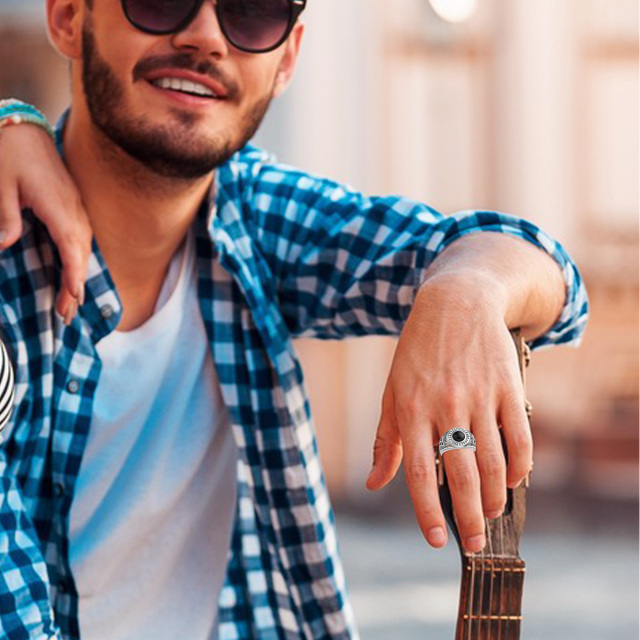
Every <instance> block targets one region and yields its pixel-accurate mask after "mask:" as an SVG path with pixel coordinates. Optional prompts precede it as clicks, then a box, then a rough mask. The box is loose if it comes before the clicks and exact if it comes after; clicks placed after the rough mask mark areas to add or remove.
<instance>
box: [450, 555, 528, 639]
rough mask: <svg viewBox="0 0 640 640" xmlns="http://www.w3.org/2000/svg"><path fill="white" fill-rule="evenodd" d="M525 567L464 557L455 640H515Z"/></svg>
mask: <svg viewBox="0 0 640 640" xmlns="http://www.w3.org/2000/svg"><path fill="white" fill-rule="evenodd" d="M524 573H525V563H524V560H522V559H521V558H517V557H516V558H514V557H495V556H489V557H487V556H479V555H474V554H472V555H468V556H467V555H465V556H463V561H462V580H461V588H460V607H459V611H458V626H457V629H456V640H518V639H519V638H520V623H521V621H522V615H521V603H522V587H523V583H524Z"/></svg>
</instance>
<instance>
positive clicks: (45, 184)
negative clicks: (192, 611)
mask: <svg viewBox="0 0 640 640" xmlns="http://www.w3.org/2000/svg"><path fill="white" fill-rule="evenodd" d="M27 207H28V208H31V209H32V210H33V212H34V215H35V216H36V217H37V218H38V219H39V220H41V221H42V222H43V223H44V225H45V226H46V227H47V229H48V231H49V234H50V235H51V237H52V239H53V241H54V242H55V244H56V246H57V247H58V251H59V253H60V259H61V260H62V265H63V269H62V287H61V290H60V293H59V295H58V298H57V300H56V309H57V311H58V313H59V314H60V315H62V316H63V317H65V321H66V322H67V324H68V323H69V322H70V321H71V318H72V317H73V315H75V312H76V311H77V308H78V306H79V305H81V304H82V302H83V301H84V281H85V278H86V273H87V268H88V264H89V256H90V255H91V239H92V231H91V226H90V224H89V219H88V217H87V214H86V213H85V211H84V206H83V204H82V201H81V198H80V194H79V193H78V190H77V189H76V187H75V185H74V183H73V180H72V179H71V176H70V175H69V173H68V172H67V170H66V168H65V166H64V164H63V162H62V160H61V159H60V156H59V155H58V153H57V151H56V148H55V145H54V144H53V142H52V140H51V138H50V137H49V136H48V135H47V134H46V132H45V131H44V130H43V129H41V128H40V127H38V126H36V125H33V124H17V125H11V126H8V127H5V128H4V129H2V133H1V135H0V231H3V232H4V233H5V235H4V236H3V237H2V240H1V241H0V249H6V248H7V247H10V246H11V245H13V244H14V243H15V242H16V241H17V240H18V239H19V238H20V236H21V234H22V214H21V211H22V209H24V208H27Z"/></svg>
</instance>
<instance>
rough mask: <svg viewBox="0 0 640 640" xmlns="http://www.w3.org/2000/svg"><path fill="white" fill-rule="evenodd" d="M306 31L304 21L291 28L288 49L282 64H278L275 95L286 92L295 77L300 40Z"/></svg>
mask: <svg viewBox="0 0 640 640" xmlns="http://www.w3.org/2000/svg"><path fill="white" fill-rule="evenodd" d="M303 33H304V23H303V22H300V21H298V22H296V24H295V26H294V27H293V29H292V30H291V33H290V34H289V37H288V38H287V43H286V45H285V46H286V49H285V52H284V55H283V56H282V59H281V60H280V64H279V65H278V72H277V74H276V80H275V84H274V89H273V96H274V97H277V96H279V95H280V94H282V93H283V92H284V90H285V89H286V88H287V87H288V86H289V83H290V82H291V78H292V77H293V71H294V69H295V67H296V62H297V60H298V53H299V51H300V42H301V41H302V34H303Z"/></svg>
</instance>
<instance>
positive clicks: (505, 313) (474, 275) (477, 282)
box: [416, 268, 516, 328]
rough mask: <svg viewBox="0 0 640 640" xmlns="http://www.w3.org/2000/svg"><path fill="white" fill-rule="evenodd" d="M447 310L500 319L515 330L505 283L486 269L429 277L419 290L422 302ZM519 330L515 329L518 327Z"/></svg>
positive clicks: (511, 303)
mask: <svg viewBox="0 0 640 640" xmlns="http://www.w3.org/2000/svg"><path fill="white" fill-rule="evenodd" d="M419 298H420V299H421V300H422V299H424V300H428V301H429V302H428V303H429V304H430V305H435V306H437V307H438V308H442V309H446V308H450V307H452V306H455V307H456V308H457V309H458V310H459V312H460V313H468V314H470V316H471V317H473V316H474V315H475V314H476V313H477V312H478V310H482V311H484V312H486V313H491V314H496V315H499V317H500V318H501V320H502V321H504V322H505V324H506V325H507V326H509V328H513V327H512V326H511V324H512V323H513V319H512V318H513V316H514V313H513V309H514V307H515V306H516V305H514V304H513V301H512V300H511V299H510V296H509V291H508V289H507V287H506V285H505V283H504V282H503V281H502V280H500V279H499V278H496V277H495V276H494V275H493V274H491V273H487V272H485V271H483V270H482V269H476V268H458V269H455V270H453V269H451V270H449V269H448V270H446V271H440V272H435V273H431V274H428V275H427V277H426V278H425V280H424V281H423V282H422V284H421V285H420V286H419V288H418V291H417V294H416V302H418V299H419ZM514 326H515V325H514Z"/></svg>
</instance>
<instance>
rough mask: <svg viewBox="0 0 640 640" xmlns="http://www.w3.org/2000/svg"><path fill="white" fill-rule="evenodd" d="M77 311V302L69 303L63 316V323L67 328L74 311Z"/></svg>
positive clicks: (74, 313)
mask: <svg viewBox="0 0 640 640" xmlns="http://www.w3.org/2000/svg"><path fill="white" fill-rule="evenodd" d="M77 310H78V303H77V302H70V303H69V306H68V307H67V312H66V313H65V314H64V323H65V324H66V325H67V326H69V325H70V324H71V321H72V320H73V318H74V316H75V315H76V311H77Z"/></svg>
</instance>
